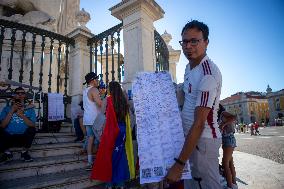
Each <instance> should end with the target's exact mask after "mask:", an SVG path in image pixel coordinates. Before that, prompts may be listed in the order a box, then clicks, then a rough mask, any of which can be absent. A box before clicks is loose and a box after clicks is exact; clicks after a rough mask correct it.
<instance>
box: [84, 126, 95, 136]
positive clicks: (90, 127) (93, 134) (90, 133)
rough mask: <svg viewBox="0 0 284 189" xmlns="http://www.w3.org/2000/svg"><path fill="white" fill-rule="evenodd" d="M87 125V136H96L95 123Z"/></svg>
mask: <svg viewBox="0 0 284 189" xmlns="http://www.w3.org/2000/svg"><path fill="white" fill-rule="evenodd" d="M85 127H86V133H87V137H90V136H91V137H92V136H95V133H94V131H93V125H85Z"/></svg>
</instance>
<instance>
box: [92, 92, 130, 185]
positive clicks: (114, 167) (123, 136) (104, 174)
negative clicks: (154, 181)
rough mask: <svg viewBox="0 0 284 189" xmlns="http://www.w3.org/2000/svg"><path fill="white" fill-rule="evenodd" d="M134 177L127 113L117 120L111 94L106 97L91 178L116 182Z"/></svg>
mask: <svg viewBox="0 0 284 189" xmlns="http://www.w3.org/2000/svg"><path fill="white" fill-rule="evenodd" d="M134 177H135V168H134V155H133V144H132V135H131V127H130V118H129V114H127V115H126V118H125V122H117V119H116V115H115V111H114V108H113V102H112V98H111V96H109V97H107V108H106V125H105V128H104V131H103V134H102V136H101V142H100V145H99V148H98V152H97V155H96V159H95V161H94V166H93V169H92V173H91V179H94V180H99V181H102V182H111V183H113V184H118V183H122V182H125V181H127V180H130V179H133V178H134Z"/></svg>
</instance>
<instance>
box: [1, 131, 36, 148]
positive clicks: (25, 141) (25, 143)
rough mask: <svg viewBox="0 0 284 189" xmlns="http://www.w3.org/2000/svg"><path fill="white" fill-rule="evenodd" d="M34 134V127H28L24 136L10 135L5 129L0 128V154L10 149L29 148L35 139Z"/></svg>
mask: <svg viewBox="0 0 284 189" xmlns="http://www.w3.org/2000/svg"><path fill="white" fill-rule="evenodd" d="M35 133H36V129H35V128H34V127H28V128H27V129H26V131H25V132H24V134H15V135H11V134H9V133H8V132H6V131H5V129H3V128H0V152H5V150H7V149H9V148H11V147H24V148H27V149H28V148H30V147H31V145H32V143H33V140H34V138H35Z"/></svg>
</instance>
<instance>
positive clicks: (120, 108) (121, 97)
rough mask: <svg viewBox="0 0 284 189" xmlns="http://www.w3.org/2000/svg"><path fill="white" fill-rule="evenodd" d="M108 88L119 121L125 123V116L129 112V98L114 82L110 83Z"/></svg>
mask: <svg viewBox="0 0 284 189" xmlns="http://www.w3.org/2000/svg"><path fill="white" fill-rule="evenodd" d="M108 87H109V92H110V94H111V96H112V102H113V107H114V111H115V114H116V118H117V121H125V116H126V114H127V113H128V111H129V106H128V103H127V98H126V96H125V94H124V92H123V91H122V89H121V86H120V84H119V83H118V82H116V81H112V82H110V83H109V86H108Z"/></svg>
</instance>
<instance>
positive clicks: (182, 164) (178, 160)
mask: <svg viewBox="0 0 284 189" xmlns="http://www.w3.org/2000/svg"><path fill="white" fill-rule="evenodd" d="M174 160H175V162H176V163H177V164H179V165H181V166H185V162H183V161H181V160H180V159H178V158H174Z"/></svg>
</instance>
